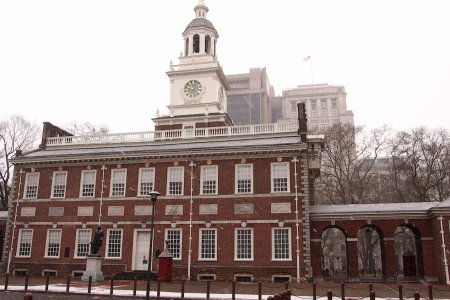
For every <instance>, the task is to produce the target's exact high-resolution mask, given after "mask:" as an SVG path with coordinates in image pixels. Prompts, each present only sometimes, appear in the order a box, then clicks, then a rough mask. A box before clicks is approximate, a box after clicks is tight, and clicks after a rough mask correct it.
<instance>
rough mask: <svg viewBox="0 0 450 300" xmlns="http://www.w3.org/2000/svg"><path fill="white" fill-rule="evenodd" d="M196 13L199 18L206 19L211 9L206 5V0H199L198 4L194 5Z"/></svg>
mask: <svg viewBox="0 0 450 300" xmlns="http://www.w3.org/2000/svg"><path fill="white" fill-rule="evenodd" d="M194 11H195V15H196V16H197V18H204V19H206V13H207V12H208V11H209V9H208V6H206V4H205V1H204V0H199V1H198V3H197V5H196V6H195V7H194Z"/></svg>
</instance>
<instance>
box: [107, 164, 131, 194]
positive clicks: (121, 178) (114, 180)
mask: <svg viewBox="0 0 450 300" xmlns="http://www.w3.org/2000/svg"><path fill="white" fill-rule="evenodd" d="M126 180H127V170H125V169H114V170H112V171H111V191H110V195H111V197H121V196H125V183H126Z"/></svg>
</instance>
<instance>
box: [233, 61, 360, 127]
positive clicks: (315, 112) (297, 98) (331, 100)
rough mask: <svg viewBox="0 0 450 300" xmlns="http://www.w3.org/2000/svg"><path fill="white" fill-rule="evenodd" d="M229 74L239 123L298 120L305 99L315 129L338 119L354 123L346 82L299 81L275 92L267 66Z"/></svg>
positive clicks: (340, 121)
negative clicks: (298, 109) (307, 82)
mask: <svg viewBox="0 0 450 300" xmlns="http://www.w3.org/2000/svg"><path fill="white" fill-rule="evenodd" d="M226 77H227V79H228V82H229V84H230V89H229V90H228V91H227V95H228V97H227V98H228V114H229V116H230V118H231V120H232V121H233V122H234V123H235V124H236V125H248V124H266V123H291V122H295V120H297V117H298V116H297V104H298V103H305V105H306V109H307V114H308V126H309V128H310V130H312V131H315V130H318V129H320V128H323V127H327V126H330V125H332V124H335V123H348V124H352V125H353V123H354V118H353V112H352V111H351V110H348V109H347V94H346V92H345V88H344V87H343V86H338V85H328V84H313V85H299V86H298V87H296V88H293V89H287V90H284V91H283V93H282V96H275V90H274V87H273V86H271V85H270V82H269V79H268V75H267V71H266V68H262V69H261V68H251V69H250V71H249V73H243V74H233V75H227V76H226Z"/></svg>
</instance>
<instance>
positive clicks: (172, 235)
mask: <svg viewBox="0 0 450 300" xmlns="http://www.w3.org/2000/svg"><path fill="white" fill-rule="evenodd" d="M166 241H168V242H169V243H168V244H167V250H169V251H170V253H171V254H172V257H173V259H181V229H166Z"/></svg>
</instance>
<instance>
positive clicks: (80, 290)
mask: <svg viewBox="0 0 450 300" xmlns="http://www.w3.org/2000/svg"><path fill="white" fill-rule="evenodd" d="M8 290H11V291H23V290H24V286H8ZM27 291H29V292H33V291H40V292H43V291H45V285H35V286H29V287H28V290H27ZM48 291H49V292H54V293H65V292H66V286H65V285H60V284H51V285H49V286H48ZM70 292H72V293H77V294H87V293H88V289H87V288H84V287H73V286H71V287H70ZM109 292H110V289H109V287H107V286H95V287H94V286H93V287H92V288H91V294H92V295H109ZM113 294H114V296H130V297H133V290H120V289H114V293H113ZM136 296H138V297H139V296H140V297H145V291H136ZM150 296H151V297H156V291H150ZM160 297H163V298H181V293H174V292H163V291H161V293H160ZM184 297H185V298H186V299H189V298H195V299H206V293H184ZM267 297H269V295H262V299H267ZM210 298H211V299H232V295H231V294H214V293H211V294H210ZM236 299H246V300H247V299H249V300H258V295H250V294H236ZM312 299H313V297H312V296H301V297H296V296H291V300H312ZM317 299H326V297H317ZM340 299H341V298H340V297H333V300H340ZM349 299H350V298H349ZM352 299H354V298H352ZM357 299H358V300H367V299H369V297H365V298H357ZM375 299H377V300H389V298H375ZM404 299H405V300H408V299H410V298H404ZM392 300H394V299H392Z"/></svg>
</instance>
